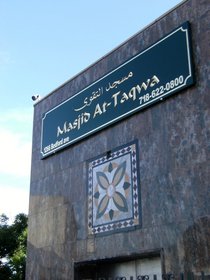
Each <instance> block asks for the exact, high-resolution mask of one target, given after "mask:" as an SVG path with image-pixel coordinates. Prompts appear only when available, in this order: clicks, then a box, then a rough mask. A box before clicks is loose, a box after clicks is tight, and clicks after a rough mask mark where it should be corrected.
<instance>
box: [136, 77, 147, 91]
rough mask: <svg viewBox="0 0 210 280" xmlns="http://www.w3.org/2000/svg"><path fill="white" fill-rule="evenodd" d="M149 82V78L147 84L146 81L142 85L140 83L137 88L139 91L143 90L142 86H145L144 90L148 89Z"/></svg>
mask: <svg viewBox="0 0 210 280" xmlns="http://www.w3.org/2000/svg"><path fill="white" fill-rule="evenodd" d="M149 83H150V79H147V84H146V83H145V82H143V83H142V84H141V86H140V85H137V86H136V89H137V91H138V93H140V92H141V90H142V88H143V89H144V90H147V88H148V86H149Z"/></svg>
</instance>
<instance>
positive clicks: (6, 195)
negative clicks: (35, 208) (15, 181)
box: [0, 185, 29, 220]
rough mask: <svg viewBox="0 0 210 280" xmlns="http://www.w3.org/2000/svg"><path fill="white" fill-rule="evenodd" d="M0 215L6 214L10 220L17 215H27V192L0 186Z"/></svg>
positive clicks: (26, 190)
mask: <svg viewBox="0 0 210 280" xmlns="http://www.w3.org/2000/svg"><path fill="white" fill-rule="evenodd" d="M0 193H1V196H0V215H1V214H2V213H4V214H6V216H7V217H9V218H10V219H11V220H13V219H14V217H15V216H16V215H17V214H19V213H25V214H27V213H28V203H29V191H28V189H17V188H16V187H14V186H13V187H12V186H6V185H2V186H0Z"/></svg>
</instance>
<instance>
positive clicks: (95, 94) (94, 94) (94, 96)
mask: <svg viewBox="0 0 210 280" xmlns="http://www.w3.org/2000/svg"><path fill="white" fill-rule="evenodd" d="M102 94H103V87H100V88H99V89H98V90H97V91H93V92H92V94H91V96H90V97H85V99H84V102H83V103H84V105H83V106H82V107H80V108H77V109H74V111H76V112H77V111H80V110H82V109H84V108H85V107H87V106H90V105H91V104H92V102H93V100H94V99H97V98H98V97H99V96H101V95H102Z"/></svg>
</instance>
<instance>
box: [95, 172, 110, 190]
mask: <svg viewBox="0 0 210 280" xmlns="http://www.w3.org/2000/svg"><path fill="white" fill-rule="evenodd" d="M96 177H97V181H98V184H99V185H100V187H102V189H104V190H106V189H107V188H108V186H109V180H108V178H107V177H106V174H105V173H103V172H101V171H98V172H96Z"/></svg>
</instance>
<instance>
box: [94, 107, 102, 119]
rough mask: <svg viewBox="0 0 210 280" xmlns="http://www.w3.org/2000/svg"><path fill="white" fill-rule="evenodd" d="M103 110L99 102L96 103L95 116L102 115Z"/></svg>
mask: <svg viewBox="0 0 210 280" xmlns="http://www.w3.org/2000/svg"><path fill="white" fill-rule="evenodd" d="M102 113H103V112H102V110H101V107H100V105H99V104H97V105H96V108H95V112H94V115H93V118H95V117H96V116H97V115H98V114H99V115H101V114H102Z"/></svg>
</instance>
